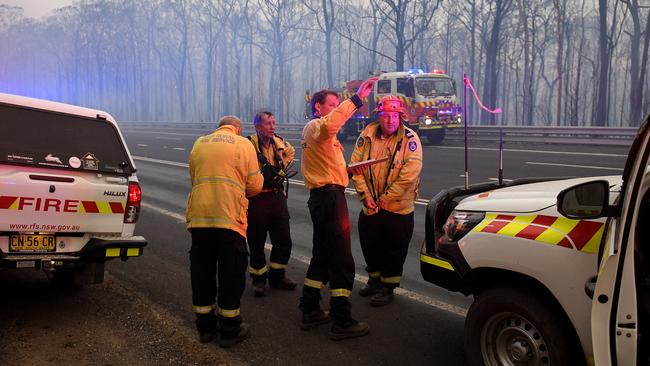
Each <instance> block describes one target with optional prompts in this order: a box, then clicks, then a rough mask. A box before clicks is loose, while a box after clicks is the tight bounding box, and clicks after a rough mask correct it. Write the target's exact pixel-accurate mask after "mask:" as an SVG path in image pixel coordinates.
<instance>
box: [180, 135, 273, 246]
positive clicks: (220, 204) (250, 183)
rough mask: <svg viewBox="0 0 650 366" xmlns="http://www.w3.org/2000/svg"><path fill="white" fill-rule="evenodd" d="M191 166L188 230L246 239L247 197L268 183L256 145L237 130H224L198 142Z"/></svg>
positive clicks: (193, 149) (204, 137)
mask: <svg viewBox="0 0 650 366" xmlns="http://www.w3.org/2000/svg"><path fill="white" fill-rule="evenodd" d="M189 165H190V167H189V170H190V179H191V181H192V191H191V192H190V195H189V197H188V199H187V212H186V220H187V228H188V229H191V228H222V229H229V230H233V231H236V232H237V233H239V234H240V235H241V236H243V237H246V228H247V226H248V220H247V214H248V199H247V197H251V196H254V195H256V194H258V193H259V192H260V191H261V190H262V184H263V182H264V178H263V177H262V174H261V173H260V169H259V165H258V164H257V154H256V153H255V148H254V147H253V144H251V142H250V141H248V139H246V138H245V137H241V136H239V135H237V133H236V129H235V127H233V126H222V127H219V128H218V129H217V130H216V131H214V132H213V133H212V134H210V135H207V136H201V137H199V138H198V139H197V140H196V142H194V146H193V147H192V152H191V153H190V160H189Z"/></svg>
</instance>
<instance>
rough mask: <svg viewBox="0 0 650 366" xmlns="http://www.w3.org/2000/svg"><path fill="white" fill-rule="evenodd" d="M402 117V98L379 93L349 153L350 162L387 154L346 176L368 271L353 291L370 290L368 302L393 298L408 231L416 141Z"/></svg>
mask: <svg viewBox="0 0 650 366" xmlns="http://www.w3.org/2000/svg"><path fill="white" fill-rule="evenodd" d="M402 120H406V114H405V111H404V106H403V104H402V101H401V100H400V99H399V98H397V97H394V96H392V95H387V96H385V97H383V98H382V99H381V100H380V102H379V104H378V107H377V121H376V122H373V123H371V124H369V125H368V126H366V128H365V129H364V130H363V132H361V134H360V135H359V138H358V139H357V142H356V144H355V149H354V152H352V157H351V159H350V163H351V164H352V163H357V162H359V161H364V160H369V159H382V158H388V159H386V160H385V161H383V162H380V163H377V164H375V165H371V166H369V167H368V169H366V170H365V171H364V172H363V173H361V174H357V173H356V172H355V174H354V175H353V176H352V181H353V183H354V187H355V189H356V191H357V194H358V196H359V199H360V200H361V202H362V203H363V211H362V212H360V214H359V224H358V228H359V240H360V241H361V249H362V251H363V256H364V259H365V260H366V270H367V271H368V277H369V279H368V283H367V284H366V286H365V287H363V288H362V289H361V290H360V291H359V295H361V296H372V298H371V299H370V304H371V305H373V306H383V305H386V304H388V303H390V302H391V301H392V300H393V297H394V295H393V290H394V289H395V287H398V286H399V284H400V280H401V276H402V268H403V266H404V261H405V260H406V254H407V252H408V246H409V242H410V241H411V236H412V235H413V225H414V223H413V211H414V210H415V204H414V202H415V199H416V198H417V195H418V193H417V190H418V185H419V181H420V171H421V170H422V145H421V144H420V139H419V137H418V135H417V134H416V133H415V132H413V130H411V129H410V128H408V127H406V126H405V125H404V124H403V123H402V122H401V121H402Z"/></svg>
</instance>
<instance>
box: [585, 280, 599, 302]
mask: <svg viewBox="0 0 650 366" xmlns="http://www.w3.org/2000/svg"><path fill="white" fill-rule="evenodd" d="M596 279H597V278H596V276H591V277H589V279H588V280H587V282H585V294H587V296H589V298H590V299H592V300H593V298H594V292H596Z"/></svg>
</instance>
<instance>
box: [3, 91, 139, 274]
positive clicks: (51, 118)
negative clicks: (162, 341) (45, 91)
mask: <svg viewBox="0 0 650 366" xmlns="http://www.w3.org/2000/svg"><path fill="white" fill-rule="evenodd" d="M0 116H1V118H0V121H1V122H0V124H1V125H2V128H1V130H2V133H1V134H0V267H2V268H5V269H6V268H10V269H21V268H31V269H36V270H44V271H45V272H46V273H47V274H48V275H50V274H51V275H53V276H54V278H57V279H60V280H64V281H66V282H70V283H74V284H76V285H84V284H91V283H100V282H102V281H103V278H104V263H105V262H106V261H107V260H109V259H113V258H122V259H123V260H126V259H127V258H129V257H137V256H140V255H142V251H143V248H144V247H145V245H146V244H147V242H146V240H145V239H144V238H143V237H141V236H134V230H135V224H136V222H137V220H138V215H139V211H140V201H141V196H142V192H141V189H140V185H139V184H138V179H137V177H136V175H135V171H136V169H135V165H134V164H133V159H132V158H131V155H130V153H129V150H128V148H127V146H126V143H125V142H124V139H123V137H122V135H121V133H120V131H119V129H118V127H117V123H116V122H115V120H114V119H113V117H111V116H110V115H109V114H108V113H106V112H102V111H98V110H93V109H87V108H81V107H76V106H72V105H66V104H61V103H54V102H49V101H44V100H38V99H32V98H26V97H20V96H15V95H8V94H0Z"/></svg>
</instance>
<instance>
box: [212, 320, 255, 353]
mask: <svg viewBox="0 0 650 366" xmlns="http://www.w3.org/2000/svg"><path fill="white" fill-rule="evenodd" d="M250 327H251V326H250V324H248V323H241V324H240V325H239V334H237V335H236V336H234V337H232V338H223V337H221V338H219V346H220V347H221V348H228V347H232V346H234V345H236V344H237V343H240V342H241V341H243V340H244V339H246V338H248V337H249V336H250V335H251V330H250Z"/></svg>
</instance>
